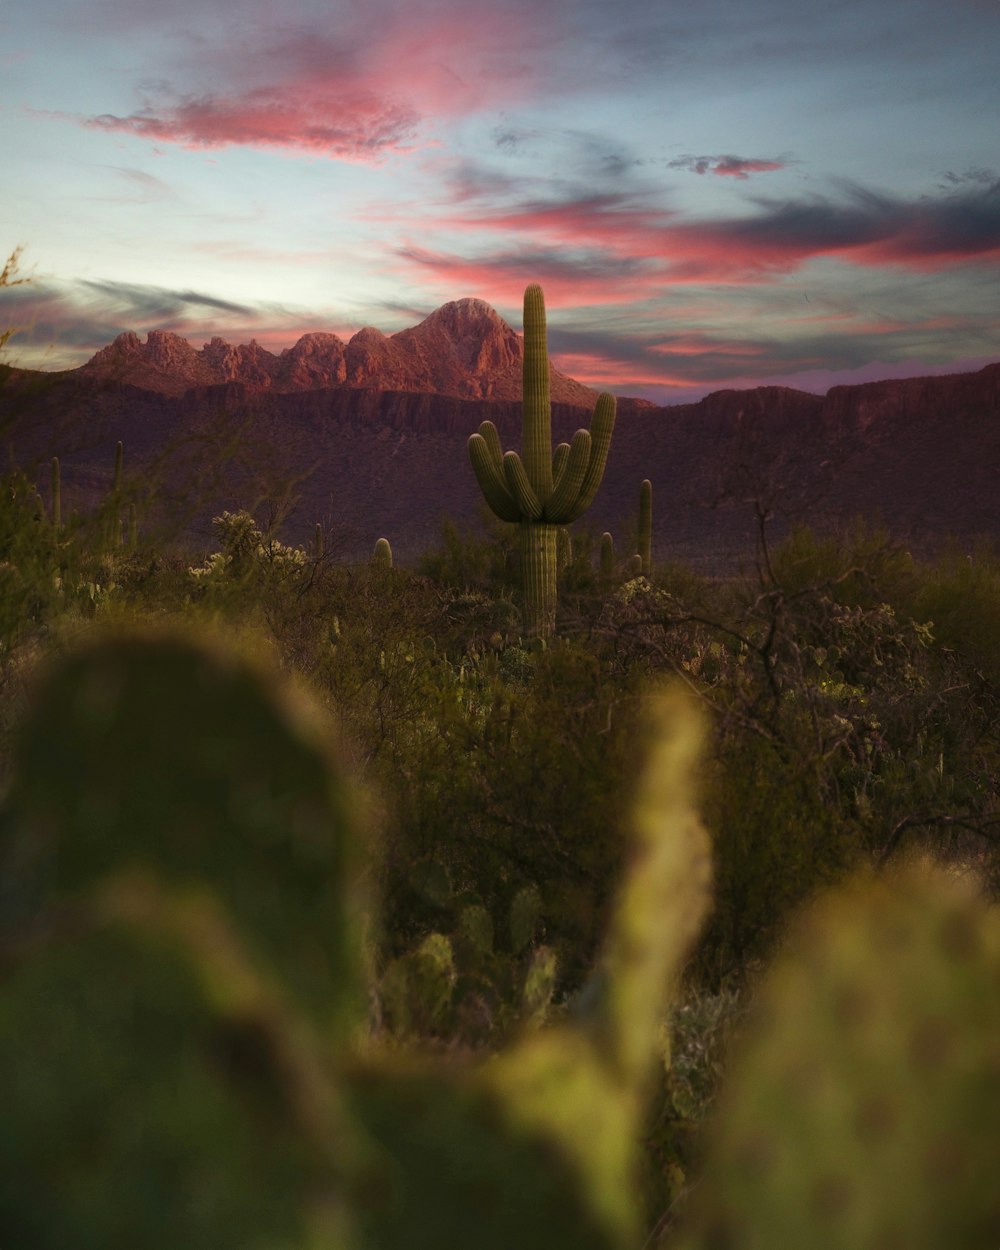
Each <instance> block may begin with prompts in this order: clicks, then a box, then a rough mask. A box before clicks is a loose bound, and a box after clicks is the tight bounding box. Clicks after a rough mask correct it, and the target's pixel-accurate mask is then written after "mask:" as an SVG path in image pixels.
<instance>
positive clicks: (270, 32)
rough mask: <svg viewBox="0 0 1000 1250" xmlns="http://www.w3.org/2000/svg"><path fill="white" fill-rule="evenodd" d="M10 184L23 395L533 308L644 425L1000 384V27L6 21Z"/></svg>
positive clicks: (456, 18)
mask: <svg viewBox="0 0 1000 1250" xmlns="http://www.w3.org/2000/svg"><path fill="white" fill-rule="evenodd" d="M0 169H2V171H3V191H2V195H0V250H2V251H3V255H4V256H6V255H8V254H10V253H11V252H12V251H13V250H14V249H15V248H21V249H22V251H21V254H20V258H19V265H18V270H17V273H18V276H20V277H22V278H28V279H30V281H28V282H26V283H24V284H22V285H19V286H8V287H7V288H5V289H3V290H0V329H3V328H7V327H10V326H17V327H20V332H19V333H18V334H16V335H15V336H14V337H12V338H11V339H10V341H9V343H8V344H7V349H6V358H7V359H8V360H11V361H13V362H14V363H17V364H21V365H24V366H27V367H31V368H43V369H58V368H70V367H73V366H75V365H78V364H82V363H83V362H84V361H85V360H86V359H88V358H89V357H90V356H91V355H92V354H93V353H94V352H95V351H97V350H98V349H99V348H100V347H102V346H104V345H105V344H106V343H108V342H110V341H111V340H112V339H113V338H114V337H115V336H116V335H117V334H119V333H121V332H122V331H124V330H134V331H136V332H137V333H139V334H140V335H144V334H146V333H147V332H148V331H149V330H153V329H165V330H172V331H174V332H176V333H178V334H181V335H183V336H184V337H186V338H188V339H189V340H190V341H191V342H192V343H193V344H194V345H195V346H196V347H201V345H202V344H203V343H205V342H207V341H208V340H209V339H210V338H211V337H213V336H214V335H221V336H222V337H223V338H225V339H228V340H229V341H230V342H234V343H237V342H248V341H249V340H250V339H251V338H255V339H256V340H257V341H258V342H259V343H261V344H262V345H263V346H265V347H268V348H270V349H271V350H272V351H277V350H280V349H282V348H285V347H288V346H291V344H292V343H294V342H295V340H296V339H297V338H298V337H300V335H302V334H304V333H308V332H310V331H317V330H321V331H330V332H333V333H336V334H339V335H340V336H341V337H342V338H345V339H346V338H348V337H350V335H351V334H353V333H355V332H356V331H357V330H358V329H360V328H361V327H362V326H365V325H373V326H376V327H378V328H379V329H380V330H382V331H383V332H385V333H387V334H391V333H393V332H395V331H397V330H401V329H404V328H406V327H407V326H411V325H415V324H416V323H417V322H418V321H420V320H421V319H422V318H423V317H425V316H426V315H427V314H429V313H430V312H432V311H433V310H434V309H435V308H438V307H439V306H440V305H441V304H443V303H446V302H447V301H449V300H455V299H461V298H464V297H470V296H471V297H476V298H479V299H483V300H486V301H487V302H488V303H490V304H491V305H492V306H493V307H494V308H496V309H497V311H498V312H499V313H500V314H501V315H502V316H503V317H505V318H506V320H507V321H509V322H510V324H511V325H513V326H514V327H515V328H517V329H520V327H521V297H522V293H523V290H524V287H525V286H526V285H527V284H528V283H529V282H540V283H541V285H542V287H543V290H544V291H545V296H546V304H547V308H548V314H549V347H550V352H551V354H552V357H553V360H554V363H555V364H556V365H557V367H559V368H560V369H562V370H563V371H564V372H566V373H569V374H570V375H571V376H573V377H575V378H578V379H579V380H580V381H582V382H585V383H587V384H589V385H592V386H594V387H596V388H598V389H602V390H611V391H613V392H615V393H617V394H620V395H638V396H644V397H646V398H648V399H652V400H654V401H656V402H659V403H677V402H683V401H686V400H693V399H697V398H699V397H701V396H702V395H705V394H707V393H709V392H711V391H716V390H722V389H727V388H733V387H736V388H743V387H749V386H756V385H761V384H780V385H788V386H796V387H799V388H801V389H803V390H809V391H814V392H818V393H822V392H825V391H826V390H827V389H828V388H829V387H830V386H834V385H838V384H842V383H853V382H858V381H865V380H871V379H875V378H883V377H902V376H912V375H915V374H921V373H946V372H958V371H963V370H967V369H975V368H979V367H981V366H982V365H984V364H986V363H989V362H992V361H996V360H1000V281H998V278H1000V0H839V3H836V4H833V3H817V2H816V0H698V3H697V4H694V3H692V2H691V0H656V2H655V3H654V2H648V0H646V2H640V0H613V2H612V0H600V3H598V2H597V0H531V2H530V3H522V0H501V2H498V0H492V2H491V3H485V0H408V2H406V3H387V2H386V0H282V3H281V4H280V5H279V4H277V3H273V2H271V3H268V2H265V0H216V2H214V3H213V2H212V0H170V2H169V3H166V2H165V0H156V2H155V3H154V2H153V0H48V2H47V3H45V4H39V3H23V2H22V3H15V2H14V0H8V2H7V3H6V4H5V5H4V6H3V7H2V8H0ZM0 259H2V258H0Z"/></svg>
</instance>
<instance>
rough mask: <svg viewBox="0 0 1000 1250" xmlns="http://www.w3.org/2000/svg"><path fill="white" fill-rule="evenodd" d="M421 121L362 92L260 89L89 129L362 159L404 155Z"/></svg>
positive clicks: (93, 122)
mask: <svg viewBox="0 0 1000 1250" xmlns="http://www.w3.org/2000/svg"><path fill="white" fill-rule="evenodd" d="M417 120H418V117H417V114H416V113H414V112H413V110H411V109H408V108H406V107H405V106H404V105H400V104H396V103H393V102H391V101H387V100H384V99H379V98H378V97H377V96H374V95H371V94H367V93H364V92H357V93H351V94H347V95H344V94H341V95H335V94H328V95H324V94H322V93H319V94H313V95H311V96H303V95H299V94H297V93H293V92H289V91H287V90H284V89H277V88H274V89H267V88H262V89H259V90H255V91H251V92H247V93H246V94H244V95H242V96H231V97H229V98H225V97H220V96H212V95H205V96H201V97H199V98H188V99H185V100H182V101H180V102H179V103H177V104H174V105H170V106H167V107H166V108H164V107H154V106H152V105H147V106H146V107H144V108H142V109H140V110H139V111H137V112H135V113H132V114H130V115H129V116H127V117H118V116H115V115H113V114H110V113H103V114H101V115H100V116H98V117H91V118H88V119H86V122H85V124H86V125H87V126H91V127H93V128H94V129H97V130H113V131H120V132H124V133H127V134H132V135H138V136H139V137H140V138H143V139H153V140H156V141H157V142H160V143H177V144H180V145H181V146H182V147H188V148H218V147H227V146H231V145H239V144H243V145H247V146H251V147H258V148H277V149H283V150H285V151H292V152H312V153H318V154H321V155H324V156H329V157H335V158H337V159H339V160H347V161H364V160H371V159H373V158H375V157H378V156H379V155H381V154H384V153H386V152H389V151H397V152H398V151H405V150H406V149H407V147H408V141H409V140H411V139H412V137H413V133H414V129H415V126H416V123H417Z"/></svg>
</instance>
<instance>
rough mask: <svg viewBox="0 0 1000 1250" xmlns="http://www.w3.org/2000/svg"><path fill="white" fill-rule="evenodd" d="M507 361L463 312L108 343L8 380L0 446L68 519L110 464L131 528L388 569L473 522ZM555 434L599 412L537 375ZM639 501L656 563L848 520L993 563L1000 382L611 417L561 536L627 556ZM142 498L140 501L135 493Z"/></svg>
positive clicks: (498, 325) (737, 553) (511, 361)
mask: <svg viewBox="0 0 1000 1250" xmlns="http://www.w3.org/2000/svg"><path fill="white" fill-rule="evenodd" d="M521 353H522V347H521V340H520V338H519V336H518V335H517V334H516V333H515V332H514V331H513V330H512V329H511V328H510V327H509V326H508V325H507V324H506V323H505V322H504V321H503V320H502V319H501V318H500V317H499V316H498V315H497V314H496V313H495V312H494V311H493V309H492V308H490V306H489V305H488V304H485V303H483V301H481V300H458V301H455V302H454V303H450V304H446V305H444V307H442V308H440V309H438V310H437V312H435V313H432V314H431V315H430V316H429V317H427V318H426V319H425V320H424V321H423V322H421V323H420V325H418V326H415V327H413V328H412V329H410V330H403V331H401V332H400V333H398V334H394V335H391V336H386V335H383V334H381V333H380V332H379V331H377V330H372V329H365V330H362V331H360V332H359V333H358V334H356V335H355V336H354V337H353V338H351V339H350V341H349V342H347V343H344V342H343V341H342V340H341V339H339V338H337V337H336V336H335V335H332V334H309V335H306V336H304V337H303V338H302V339H300V340H299V342H298V343H296V344H295V346H294V347H291V348H289V349H288V350H286V351H284V352H281V353H278V354H274V353H271V352H267V351H265V350H264V349H263V348H261V347H260V346H259V345H257V344H254V343H251V344H249V345H245V346H239V347H233V346H231V345H230V344H228V343H225V342H224V341H223V340H222V339H213V340H212V341H211V342H210V343H208V344H206V346H205V347H203V348H202V349H201V350H200V351H198V350H196V349H195V348H193V347H192V346H191V344H189V343H188V342H186V341H185V340H184V339H182V338H180V337H178V336H177V335H173V334H169V333H166V332H162V331H152V332H150V333H149V334H148V336H147V339H146V342H145V343H142V342H141V341H140V339H139V338H138V336H137V335H135V334H124V335H120V336H119V337H118V338H117V339H116V340H115V341H114V342H113V343H112V344H110V345H109V346H108V347H106V348H103V349H102V350H101V351H99V352H98V353H97V354H96V355H95V356H94V357H93V358H92V359H91V360H90V361H88V363H87V364H86V365H84V366H82V367H81V368H78V369H74V370H69V371H65V372H63V373H38V372H31V371H26V370H12V371H9V373H8V376H7V378H6V384H5V385H4V386H3V387H2V389H0V435H2V436H3V438H4V440H5V442H6V443H7V445H8V448H9V455H10V457H12V458H13V460H14V461H15V462H17V463H20V464H22V465H24V466H28V467H30V466H34V470H35V471H36V472H37V478H38V482H39V488H40V490H41V492H42V494H43V495H45V494H46V493H47V489H48V485H47V484H48V469H47V463H48V459H49V458H50V457H51V456H52V455H56V454H58V455H59V456H60V460H61V462H62V466H63V497H64V504H63V506H64V510H66V511H68V510H69V509H70V508H71V507H73V506H78V507H81V508H84V507H87V506H89V504H91V503H92V502H93V501H94V500H96V499H99V498H100V497H102V495H103V493H104V492H106V490H107V487H108V483H109V481H110V477H111V470H112V465H113V463H114V446H115V442H116V441H117V440H118V439H121V440H122V441H123V442H124V444H125V448H126V470H127V477H128V478H129V480H130V483H131V486H132V489H133V490H135V492H136V493H137V494H139V495H141V493H142V492H143V491H144V490H147V489H148V490H149V491H151V492H152V493H153V498H154V503H153V504H152V506H151V508H150V510H149V511H147V513H146V514H145V517H146V519H145V523H146V524H147V525H148V526H150V527H152V526H154V525H155V526H157V527H162V528H163V529H165V530H170V529H172V531H173V532H174V533H175V534H176V535H177V536H179V537H182V538H183V539H184V541H185V542H186V543H187V544H191V543H194V544H195V545H196V546H197V545H203V546H205V547H208V546H209V545H210V543H211V538H212V533H211V517H212V516H213V515H216V514H217V513H218V512H220V511H222V509H223V508H229V509H234V508H238V507H247V508H249V509H251V510H253V511H255V512H256V513H257V515H258V520H259V521H264V522H266V521H268V520H270V519H272V518H275V517H280V518H282V529H281V536H282V537H283V538H284V539H285V540H286V541H287V540H289V539H290V540H293V541H298V542H304V541H307V540H308V539H309V537H310V536H311V534H312V531H313V527H314V525H315V523H316V522H317V521H321V522H323V524H324V527H325V529H326V532H327V535H328V546H329V549H330V550H332V551H337V552H339V553H341V554H343V555H344V556H345V557H349V558H355V557H360V556H363V555H365V554H367V552H370V550H371V547H372V545H373V544H374V541H375V539H376V538H377V537H379V536H380V535H385V536H387V537H388V538H389V539H390V541H391V542H392V546H393V550H394V552H395V553H396V555H397V557H398V558H401V559H402V560H407V559H412V558H414V557H415V556H416V555H417V554H419V552H420V551H422V550H426V549H427V548H428V547H429V546H431V545H432V544H433V543H434V542H435V541H436V538H437V536H438V534H439V531H440V525H441V521H442V518H444V517H451V518H452V519H453V520H455V521H456V522H458V523H459V524H460V525H461V526H462V527H463V528H468V527H470V526H472V527H474V526H476V525H477V524H478V515H479V512H480V510H481V508H482V503H481V500H480V496H479V490H478V487H477V485H476V482H475V479H474V476H473V474H472V471H471V468H470V466H469V463H468V456H467V452H466V446H465V444H466V441H467V439H468V436H469V434H470V433H472V432H473V431H474V430H475V429H476V428H477V427H478V425H479V423H480V422H481V421H482V420H484V419H486V418H489V419H491V420H493V421H494V422H495V423H496V424H497V426H498V428H499V430H500V432H501V437H502V439H503V442H504V445H505V446H506V447H510V446H514V447H517V446H519V445H520V395H521ZM552 391H553V401H554V402H553V435H554V441H555V440H562V439H568V438H569V437H570V436H571V434H572V432H573V430H574V429H576V428H578V427H579V426H581V425H589V422H590V416H591V413H592V411H593V405H594V401H595V398H596V395H595V392H594V391H592V390H590V389H589V388H587V387H585V386H582V385H581V384H580V383H578V382H575V381H573V380H572V379H570V378H566V377H565V376H564V375H562V374H560V373H558V372H557V371H555V370H553V371H552ZM646 477H648V478H650V479H651V481H652V483H653V494H654V509H653V522H654V551H655V552H656V555H657V557H658V559H660V560H665V559H669V558H678V559H682V560H684V561H686V562H688V563H689V564H691V565H693V566H694V567H696V568H698V569H701V570H702V571H705V572H709V573H725V572H728V571H731V570H733V569H734V568H735V567H737V566H738V565H739V564H740V563H752V561H753V559H754V544H755V539H756V536H757V533H758V525H759V519H760V518H761V517H766V518H767V525H768V528H769V532H770V533H771V534H772V535H773V536H775V537H778V536H780V534H781V533H783V532H785V531H786V530H787V529H788V527H789V526H791V525H793V524H795V523H797V522H806V523H809V524H811V525H812V526H814V527H815V528H817V529H819V530H821V531H826V530H830V529H832V528H836V527H840V526H844V525H847V524H849V523H850V522H851V521H852V519H853V518H855V517H858V516H861V517H864V518H865V519H867V520H868V521H869V523H871V524H881V525H884V526H885V527H887V528H888V529H889V530H890V531H891V533H892V534H894V535H895V536H896V537H897V538H898V539H899V540H900V541H901V542H903V543H905V544H906V545H907V546H909V548H910V549H911V550H912V551H913V552H914V554H931V553H932V552H934V551H935V550H938V549H940V547H941V546H942V545H944V544H946V543H949V542H952V543H957V544H959V546H960V548H961V549H962V550H971V549H972V548H973V546H975V544H977V543H979V542H981V541H982V540H984V539H985V540H987V541H992V542H994V543H1000V364H994V365H989V366H987V367H986V368H984V369H981V370H979V371H978V372H975V373H967V374H953V375H949V376H939V377H917V378H907V379H901V380H891V381H884V382H871V383H865V384H863V385H857V386H838V387H834V388H833V389H832V390H830V391H828V392H827V394H826V395H814V394H810V393H807V392H804V391H798V390H794V389H791V388H787V387H757V388H753V389H750V390H742V391H738V390H722V391H717V392H715V393H713V394H711V395H708V396H706V397H705V398H704V399H702V400H700V401H699V402H697V403H693V404H682V405H673V406H669V407H657V406H654V405H652V404H649V403H648V402H646V401H643V400H636V399H623V400H621V401H619V417H618V422H617V425H616V428H615V433H614V438H613V440H612V444H611V452H610V455H609V458H608V465H607V471H606V474H605V480H604V483H603V486H602V488H601V490H600V491H599V493H598V496H597V499H596V500H595V502H594V505H593V507H592V508H591V510H590V512H589V513H588V514H587V515H586V516H585V518H584V519H583V521H581V522H578V523H577V528H580V527H581V526H584V527H585V526H587V525H588V524H589V525H590V526H591V527H593V528H594V529H595V530H596V531H597V532H600V530H602V529H610V530H611V531H612V532H613V533H614V534H615V536H616V540H617V541H618V544H619V549H622V548H625V549H627V547H628V542H629V537H628V536H629V530H630V527H631V526H633V525H634V518H635V513H636V509H637V501H638V491H639V483H640V482H641V480H642V479H643V478H646ZM154 488H155V489H154Z"/></svg>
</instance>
